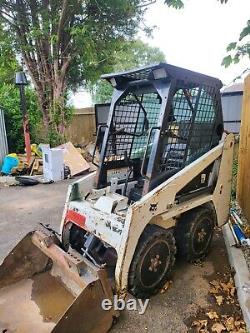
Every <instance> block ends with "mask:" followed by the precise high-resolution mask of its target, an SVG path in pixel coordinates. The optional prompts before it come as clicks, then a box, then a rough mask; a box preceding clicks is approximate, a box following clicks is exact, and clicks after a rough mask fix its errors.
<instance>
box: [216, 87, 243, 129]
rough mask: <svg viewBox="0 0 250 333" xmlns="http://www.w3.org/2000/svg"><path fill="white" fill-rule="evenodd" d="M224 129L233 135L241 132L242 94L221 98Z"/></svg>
mask: <svg viewBox="0 0 250 333" xmlns="http://www.w3.org/2000/svg"><path fill="white" fill-rule="evenodd" d="M221 102H222V111H223V121H224V128H225V129H226V130H227V131H229V132H232V133H239V132H240V119H241V108H242V93H239V94H232V95H230V94H227V95H222V96H221Z"/></svg>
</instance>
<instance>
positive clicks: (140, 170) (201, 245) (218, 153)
mask: <svg viewBox="0 0 250 333" xmlns="http://www.w3.org/2000/svg"><path fill="white" fill-rule="evenodd" d="M103 78H104V79H106V80H107V81H109V82H110V84H111V85H112V86H113V87H114V93H113V97H112V101H111V105H110V112H109V117H108V121H107V124H103V125H101V126H99V129H98V132H97V140H96V148H95V155H96V156H94V159H93V162H94V163H96V160H97V158H96V157H97V155H99V162H98V163H96V165H97V171H96V172H94V173H91V174H88V175H87V176H85V177H83V178H82V179H80V180H78V181H76V182H75V183H73V184H72V185H71V186H70V187H69V191H68V194H67V199H66V204H65V209H64V212H63V218H62V222H61V231H60V232H61V235H60V239H58V237H56V236H55V235H53V234H51V233H49V232H48V231H34V232H31V233H30V234H28V235H27V236H26V237H25V238H24V239H23V240H21V242H20V243H19V244H18V245H17V246H16V247H15V248H14V249H13V250H12V251H11V252H10V254H9V255H8V256H7V257H6V258H5V260H4V261H3V263H2V265H1V266H0V328H1V330H2V331H1V330H0V332H6V333H9V332H18V333H23V332H25V333H27V332H30V333H33V332H36V333H40V332H53V333H83V332H91V333H93V332H98V333H101V332H107V331H108V330H109V328H110V327H111V325H112V323H113V320H114V318H115V317H117V316H118V313H117V312H116V311H115V310H113V309H111V310H109V311H104V310H103V309H102V307H101V304H102V301H103V300H104V299H110V300H111V301H113V297H114V295H118V297H119V298H123V297H125V296H126V293H127V292H129V293H131V294H133V295H134V296H135V297H137V298H149V297H150V296H152V295H154V294H156V293H157V292H158V291H159V290H160V289H161V288H162V287H163V286H164V284H165V283H166V281H167V279H168V278H169V275H170V273H171V270H172V268H173V266H174V263H175V258H176V255H177V254H178V255H180V256H182V257H184V258H185V259H186V260H188V261H192V260H196V259H198V258H201V257H203V256H205V255H206V254H207V252H208V250H209V247H210V244H211V240H212V236H213V229H214V227H215V226H216V225H222V224H223V223H224V222H225V221H226V220H227V216H228V210H229V200H230V189H231V167H232V157H233V145H234V137H233V135H232V134H228V135H226V134H225V133H223V120H222V109H221V99H220V88H221V86H222V85H221V82H220V81H219V80H217V79H215V78H212V77H209V76H205V75H202V74H198V73H195V72H192V71H189V70H186V69H182V68H178V67H175V66H171V65H168V64H163V63H160V64H157V65H152V66H149V67H145V68H141V69H137V70H133V71H128V72H123V73H116V74H110V75H104V76H103ZM45 222H46V221H45Z"/></svg>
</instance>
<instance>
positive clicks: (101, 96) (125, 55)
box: [92, 40, 165, 103]
mask: <svg viewBox="0 0 250 333" xmlns="http://www.w3.org/2000/svg"><path fill="white" fill-rule="evenodd" d="M113 56H114V64H113V66H112V68H111V69H110V71H112V72H119V71H125V70H128V69H131V68H136V67H141V66H145V65H150V64H152V63H157V62H164V61H165V56H164V54H163V52H162V51H161V50H160V49H159V48H158V47H152V46H149V45H148V44H146V43H144V42H142V41H141V40H134V41H127V42H124V43H123V44H122V45H121V46H120V48H119V49H118V50H116V51H115V52H114V55H113ZM112 91H113V89H112V87H111V85H110V84H109V83H108V82H106V81H104V80H99V81H97V83H96V84H95V85H94V87H93V86H92V92H93V99H94V101H95V102H96V103H107V102H110V99H111V95H112Z"/></svg>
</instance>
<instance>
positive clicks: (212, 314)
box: [206, 311, 219, 320]
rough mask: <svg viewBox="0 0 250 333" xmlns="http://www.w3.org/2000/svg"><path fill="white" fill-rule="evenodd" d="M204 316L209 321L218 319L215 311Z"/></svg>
mask: <svg viewBox="0 0 250 333" xmlns="http://www.w3.org/2000/svg"><path fill="white" fill-rule="evenodd" d="M206 315H207V316H208V318H209V319H212V320H213V319H218V318H219V317H218V315H217V313H216V312H215V311H210V312H207V313H206Z"/></svg>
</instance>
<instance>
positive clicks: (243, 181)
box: [237, 74, 250, 222]
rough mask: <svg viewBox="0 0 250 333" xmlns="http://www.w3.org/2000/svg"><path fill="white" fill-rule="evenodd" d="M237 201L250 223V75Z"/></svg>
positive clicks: (242, 121)
mask: <svg viewBox="0 0 250 333" xmlns="http://www.w3.org/2000/svg"><path fill="white" fill-rule="evenodd" d="M237 200H238V202H239V204H240V206H241V208H242V209H243V212H244V214H245V216H246V218H247V219H248V221H249V222H250V74H249V75H248V76H247V77H246V78H245V81H244V93H243V103H242V111H241V126H240V142H239V156H238V177H237Z"/></svg>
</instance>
